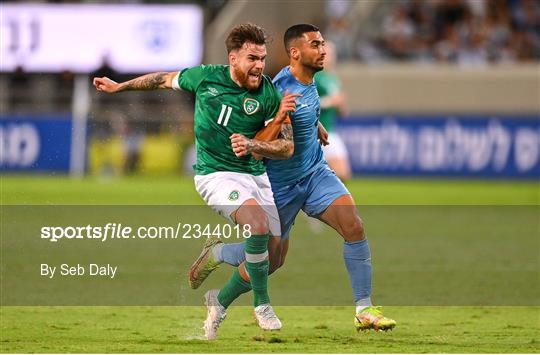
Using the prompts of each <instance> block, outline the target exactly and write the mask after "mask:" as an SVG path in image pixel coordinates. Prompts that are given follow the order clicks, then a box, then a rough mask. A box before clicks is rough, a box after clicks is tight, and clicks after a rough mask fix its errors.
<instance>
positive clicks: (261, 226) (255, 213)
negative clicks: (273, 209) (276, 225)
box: [236, 205, 269, 235]
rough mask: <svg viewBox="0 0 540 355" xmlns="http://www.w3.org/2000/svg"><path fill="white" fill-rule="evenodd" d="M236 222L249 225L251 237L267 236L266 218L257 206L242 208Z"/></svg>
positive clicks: (267, 225)
mask: <svg viewBox="0 0 540 355" xmlns="http://www.w3.org/2000/svg"><path fill="white" fill-rule="evenodd" d="M236 217H237V219H236V222H237V223H238V224H241V225H249V228H250V231H251V235H261V234H268V232H269V224H268V216H267V215H266V213H265V212H264V210H263V209H262V207H261V206H259V205H250V206H242V208H241V210H239V211H238V213H237V215H236Z"/></svg>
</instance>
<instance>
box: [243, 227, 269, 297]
mask: <svg viewBox="0 0 540 355" xmlns="http://www.w3.org/2000/svg"><path fill="white" fill-rule="evenodd" d="M268 239H269V235H268V234H264V235H252V236H251V237H250V238H248V239H246V263H245V267H246V271H247V273H248V274H249V278H250V280H251V287H252V288H253V305H254V307H257V306H260V305H261V304H265V303H270V296H268V266H269V262H268Z"/></svg>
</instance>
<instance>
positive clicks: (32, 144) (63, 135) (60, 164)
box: [0, 116, 72, 172]
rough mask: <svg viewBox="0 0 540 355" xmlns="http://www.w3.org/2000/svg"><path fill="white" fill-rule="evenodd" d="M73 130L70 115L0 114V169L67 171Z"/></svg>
mask: <svg viewBox="0 0 540 355" xmlns="http://www.w3.org/2000/svg"><path fill="white" fill-rule="evenodd" d="M71 129H72V121H71V118H70V117H69V116H60V117H58V116H54V117H35V116H30V117H18V116H16V117H1V118H0V171H15V172H24V171H58V172H68V171H69V164H70V153H71Z"/></svg>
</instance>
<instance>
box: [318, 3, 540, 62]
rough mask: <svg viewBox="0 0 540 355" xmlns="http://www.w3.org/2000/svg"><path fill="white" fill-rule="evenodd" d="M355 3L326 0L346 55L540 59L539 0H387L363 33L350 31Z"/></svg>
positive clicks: (329, 30)
mask: <svg viewBox="0 0 540 355" xmlns="http://www.w3.org/2000/svg"><path fill="white" fill-rule="evenodd" d="M351 5H352V2H348V1H339V0H335V1H329V2H328V3H327V9H328V12H327V13H328V14H329V16H328V24H327V26H326V31H325V35H326V37H327V38H329V39H331V40H333V41H334V42H335V43H336V44H337V46H338V57H339V59H341V60H358V61H362V62H366V63H370V64H380V63H384V62H388V61H411V62H417V63H433V62H438V63H457V64H459V65H465V66H485V65H488V64H500V63H505V64H506V63H515V62H526V61H535V60H536V61H537V60H539V59H540V2H539V1H535V0H489V1H478V0H430V1H425V0H413V1H400V0H397V1H387V2H384V6H382V7H381V9H380V10H379V11H378V12H377V13H376V14H375V16H374V17H373V18H372V19H370V21H369V22H370V23H371V26H370V27H368V28H365V29H364V30H363V31H361V32H358V33H357V32H355V31H351V30H352V27H353V26H352V22H353V21H354V19H351V18H350V17H349V16H348V13H349V11H350V7H351ZM351 33H352V34H356V35H351Z"/></svg>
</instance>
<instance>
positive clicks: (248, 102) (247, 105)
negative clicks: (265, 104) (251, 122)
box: [244, 97, 260, 115]
mask: <svg viewBox="0 0 540 355" xmlns="http://www.w3.org/2000/svg"><path fill="white" fill-rule="evenodd" d="M259 106H260V104H259V101H257V100H255V99H252V98H249V97H248V98H246V99H245V100H244V111H245V112H246V113H247V114H248V115H253V114H254V113H255V112H257V111H258V110H259Z"/></svg>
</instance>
